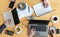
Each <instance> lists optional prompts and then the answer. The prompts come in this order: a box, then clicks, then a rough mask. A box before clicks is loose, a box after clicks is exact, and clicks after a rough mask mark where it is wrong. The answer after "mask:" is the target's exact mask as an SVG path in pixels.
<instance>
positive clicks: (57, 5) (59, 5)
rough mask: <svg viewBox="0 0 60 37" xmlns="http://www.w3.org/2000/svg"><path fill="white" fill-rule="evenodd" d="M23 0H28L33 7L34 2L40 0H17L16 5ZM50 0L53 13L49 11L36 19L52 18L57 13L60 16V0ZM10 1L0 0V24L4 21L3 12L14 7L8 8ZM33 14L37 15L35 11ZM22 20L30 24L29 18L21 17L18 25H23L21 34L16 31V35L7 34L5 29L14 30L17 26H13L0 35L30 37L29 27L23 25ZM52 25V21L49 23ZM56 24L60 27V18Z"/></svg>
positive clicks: (1, 36)
mask: <svg viewBox="0 0 60 37" xmlns="http://www.w3.org/2000/svg"><path fill="white" fill-rule="evenodd" d="M21 1H24V2H26V3H27V4H28V5H29V6H30V7H32V6H33V5H34V4H37V3H39V2H40V0H16V3H15V6H14V7H17V6H18V3H19V2H21ZM49 2H50V4H51V6H52V8H53V9H54V11H52V12H51V13H48V14H46V15H43V16H40V17H35V19H37V20H41V19H43V20H50V18H51V16H53V15H57V16H58V17H59V18H60V0H49ZM9 3H10V0H0V25H1V24H2V23H3V22H4V19H3V12H6V11H10V10H12V9H9V8H8V5H9ZM33 15H34V16H35V14H34V13H33ZM22 22H24V23H25V24H26V25H28V20H27V18H22V19H21V23H20V24H18V26H21V27H22V32H21V34H19V35H18V34H16V33H14V36H9V35H6V34H5V30H6V29H8V30H11V31H14V28H15V26H12V27H8V28H6V29H5V30H4V31H3V33H2V34H0V37H28V28H27V27H23V26H22ZM50 25H52V22H50V23H49V26H50ZM54 26H55V27H56V28H59V29H60V19H59V22H58V23H57V24H54ZM56 37H60V34H56Z"/></svg>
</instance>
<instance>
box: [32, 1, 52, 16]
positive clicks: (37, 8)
mask: <svg viewBox="0 0 60 37" xmlns="http://www.w3.org/2000/svg"><path fill="white" fill-rule="evenodd" d="M47 2H48V1H47ZM48 4H49V5H48V7H47V8H44V6H43V2H40V3H38V4H35V5H33V8H34V11H35V13H36V15H37V16H41V15H44V14H46V13H49V12H50V11H52V8H51V6H50V3H49V2H48Z"/></svg>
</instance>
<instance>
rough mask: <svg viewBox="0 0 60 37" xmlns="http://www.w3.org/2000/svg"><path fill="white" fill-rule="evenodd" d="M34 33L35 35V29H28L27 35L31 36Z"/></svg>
mask: <svg viewBox="0 0 60 37" xmlns="http://www.w3.org/2000/svg"><path fill="white" fill-rule="evenodd" d="M34 35H35V29H34V28H32V29H31V30H30V34H29V37H33V36H34Z"/></svg>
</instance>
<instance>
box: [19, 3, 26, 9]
mask: <svg viewBox="0 0 60 37" xmlns="http://www.w3.org/2000/svg"><path fill="white" fill-rule="evenodd" d="M18 8H19V9H20V10H24V9H25V8H26V4H25V3H24V2H20V3H19V4H18Z"/></svg>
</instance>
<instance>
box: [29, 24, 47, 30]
mask: <svg viewBox="0 0 60 37" xmlns="http://www.w3.org/2000/svg"><path fill="white" fill-rule="evenodd" d="M32 28H34V29H35V30H36V31H46V25H40V26H39V25H38V26H31V27H30V29H32Z"/></svg>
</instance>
